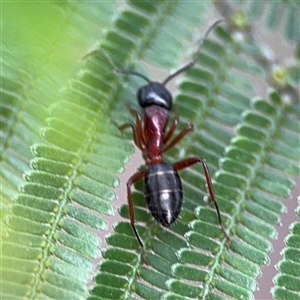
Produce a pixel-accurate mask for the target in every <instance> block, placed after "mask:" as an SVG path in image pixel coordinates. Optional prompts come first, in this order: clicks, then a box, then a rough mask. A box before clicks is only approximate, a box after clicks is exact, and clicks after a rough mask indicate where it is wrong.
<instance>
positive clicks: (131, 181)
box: [127, 170, 148, 265]
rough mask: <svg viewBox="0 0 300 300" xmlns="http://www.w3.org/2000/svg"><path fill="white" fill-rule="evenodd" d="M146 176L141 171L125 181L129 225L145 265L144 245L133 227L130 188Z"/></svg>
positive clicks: (143, 171)
mask: <svg viewBox="0 0 300 300" xmlns="http://www.w3.org/2000/svg"><path fill="white" fill-rule="evenodd" d="M145 174H146V170H142V171H139V172H136V173H135V174H133V175H132V176H131V177H130V178H129V179H128V181H127V201H128V207H129V217H130V224H131V226H132V228H133V231H134V234H135V236H136V238H137V240H138V242H139V244H140V246H141V248H142V260H143V262H144V263H145V264H146V265H147V264H148V262H147V260H146V257H145V249H144V245H143V242H142V240H141V238H140V236H139V234H138V232H137V230H136V227H135V225H134V207H133V202H132V193H131V186H132V185H133V184H134V183H135V182H137V181H139V180H140V179H142V178H144V176H145Z"/></svg>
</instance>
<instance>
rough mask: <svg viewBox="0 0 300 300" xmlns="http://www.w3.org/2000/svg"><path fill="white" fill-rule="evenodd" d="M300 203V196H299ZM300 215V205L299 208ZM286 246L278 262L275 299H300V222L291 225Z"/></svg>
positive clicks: (273, 291)
mask: <svg viewBox="0 0 300 300" xmlns="http://www.w3.org/2000/svg"><path fill="white" fill-rule="evenodd" d="M298 203H299V204H300V202H299V198H298ZM297 216H298V217H300V205H298V208H297ZM285 245H286V247H285V248H284V249H283V251H282V252H281V255H282V259H281V261H280V262H279V263H278V264H277V269H278V271H279V273H278V274H277V275H276V276H275V278H274V283H275V286H274V287H273V289H272V294H273V297H274V299H300V295H299V284H300V273H299V269H300V259H299V258H300V222H299V221H298V222H294V223H293V224H291V226H290V233H289V235H288V236H287V237H286V238H285Z"/></svg>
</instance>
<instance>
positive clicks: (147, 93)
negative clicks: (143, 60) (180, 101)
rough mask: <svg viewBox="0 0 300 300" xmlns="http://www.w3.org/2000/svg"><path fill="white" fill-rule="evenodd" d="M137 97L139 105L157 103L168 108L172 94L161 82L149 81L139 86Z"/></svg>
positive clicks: (170, 104) (144, 105)
mask: <svg viewBox="0 0 300 300" xmlns="http://www.w3.org/2000/svg"><path fill="white" fill-rule="evenodd" d="M137 98H138V101H139V104H140V105H141V107H143V108H145V107H147V106H150V105H158V106H162V107H164V108H166V109H167V110H170V109H171V107H172V96H171V94H170V93H169V91H168V90H167V89H166V88H165V87H164V85H163V84H162V83H159V82H150V83H148V84H147V85H144V86H142V87H140V88H139V90H138V92H137Z"/></svg>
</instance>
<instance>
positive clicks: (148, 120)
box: [105, 20, 229, 264]
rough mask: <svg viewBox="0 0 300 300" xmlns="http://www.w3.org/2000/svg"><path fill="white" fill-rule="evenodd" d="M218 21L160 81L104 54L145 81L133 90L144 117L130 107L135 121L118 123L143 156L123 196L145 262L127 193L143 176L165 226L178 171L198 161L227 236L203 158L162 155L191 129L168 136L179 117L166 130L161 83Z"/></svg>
mask: <svg viewBox="0 0 300 300" xmlns="http://www.w3.org/2000/svg"><path fill="white" fill-rule="evenodd" d="M220 22H222V20H218V21H216V22H214V23H213V24H212V25H211V26H210V27H209V28H208V29H207V31H206V33H205V34H204V37H203V38H202V39H201V42H200V45H199V47H198V50H197V53H196V55H195V58H194V59H193V60H192V61H191V62H189V63H188V64H186V65H185V66H183V67H182V68H180V69H179V70H177V71H176V72H174V73H173V74H171V75H169V76H168V77H167V78H166V79H165V80H164V81H163V82H162V83H159V82H153V81H150V80H149V79H148V78H147V77H145V76H144V75H142V74H140V73H138V72H135V71H132V70H126V69H125V70H124V69H118V68H116V67H115V66H114V64H113V63H112V61H111V60H110V58H109V57H107V55H105V56H106V57H107V59H108V60H109V62H110V64H111V65H112V67H113V69H114V70H115V71H116V72H119V73H124V74H129V75H135V76H138V77H140V78H142V79H144V80H145V81H146V82H147V84H146V85H144V86H142V87H140V88H139V90H138V92H137V99H138V102H139V104H140V106H141V107H142V108H143V109H144V119H142V116H141V115H140V114H139V112H138V111H136V110H133V109H130V111H131V113H132V114H133V115H135V118H136V123H135V124H129V123H126V124H123V125H121V126H119V127H118V128H119V129H120V130H123V129H126V128H128V127H131V128H132V130H133V139H134V143H135V145H136V146H137V147H138V148H139V149H140V150H141V152H142V154H143V157H144V158H145V166H146V168H145V169H143V170H140V171H138V172H136V173H135V174H133V175H132V176H131V177H130V178H129V180H128V181H127V200H128V206H129V216H130V223H131V226H132V228H133V231H134V234H135V236H136V238H137V240H138V242H139V244H140V246H141V249H142V259H143V261H144V263H146V264H147V260H146V259H145V252H144V251H145V250H144V245H143V242H142V240H141V238H140V236H139V234H138V232H137V229H136V227H135V225H134V206H133V202H132V193H131V187H132V185H133V184H134V183H135V182H137V181H139V180H141V179H143V178H144V194H145V199H146V203H147V207H148V209H149V211H150V212H151V214H152V215H153V217H154V218H155V219H156V220H157V222H159V223H160V224H161V225H162V226H164V227H169V226H170V225H171V224H173V223H174V222H175V220H176V219H177V218H178V215H179V213H180V211H181V207H182V201H183V192H182V183H181V179H180V177H179V175H178V171H180V170H182V169H185V168H187V167H189V166H191V165H194V164H196V163H201V164H202V166H203V170H204V174H205V178H206V183H207V187H208V191H209V195H210V198H211V200H212V202H213V203H214V205H215V209H216V212H217V217H218V223H219V226H220V227H221V229H222V231H223V233H224V235H225V237H226V239H227V240H229V237H228V235H227V233H226V231H225V229H224V227H223V225H222V221H221V215H220V211H219V207H218V204H217V201H216V197H215V193H214V190H213V185H212V182H211V177H210V174H209V170H208V167H207V164H206V162H205V160H204V159H203V158H201V157H191V158H187V159H184V160H181V161H178V162H176V163H174V164H169V163H166V162H165V161H164V159H163V157H162V154H163V152H166V151H168V150H170V149H171V148H172V147H174V146H175V145H176V144H177V143H178V142H179V141H180V140H181V139H182V138H183V137H184V136H185V135H186V134H187V133H189V132H190V131H192V130H193V125H192V124H187V125H186V127H185V128H184V129H183V130H182V131H181V132H180V133H179V134H178V135H177V136H175V137H174V138H173V139H172V140H171V138H172V136H173V134H174V131H175V129H176V127H177V124H178V121H179V117H178V116H177V115H176V117H175V119H174V121H173V123H172V125H171V126H170V128H169V129H168V131H166V128H167V124H168V118H169V111H170V110H171V107H172V96H171V94H170V93H169V91H168V90H167V89H166V88H165V85H166V84H167V83H168V82H169V81H170V80H172V79H173V78H174V77H176V76H177V75H179V74H181V73H183V72H185V71H186V70H188V69H190V68H191V67H193V66H194V65H195V63H196V61H197V59H198V56H199V54H200V51H201V48H202V46H203V43H204V41H205V39H206V38H207V36H208V34H209V33H210V32H211V30H212V29H213V28H214V27H215V26H216V25H218V24H219V23H220Z"/></svg>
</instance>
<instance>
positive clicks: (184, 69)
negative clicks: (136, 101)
mask: <svg viewBox="0 0 300 300" xmlns="http://www.w3.org/2000/svg"><path fill="white" fill-rule="evenodd" d="M222 21H223V20H218V21H216V22H214V23H213V24H212V25H211V26H210V27H209V28H208V29H207V30H206V32H205V34H204V36H203V38H202V39H201V41H200V45H199V47H198V50H197V52H196V54H195V58H194V59H193V60H192V61H191V62H189V63H188V64H187V65H185V66H183V67H182V68H180V69H179V70H177V71H175V72H174V73H173V74H171V75H170V76H168V77H167V78H166V79H165V80H164V81H163V82H162V85H166V84H167V83H168V82H169V81H170V80H172V79H173V78H174V77H176V76H177V75H179V74H180V73H182V72H185V71H186V70H188V69H189V68H191V67H192V66H194V65H195V63H196V62H197V59H198V56H199V54H200V52H201V49H202V46H203V44H204V41H205V40H206V38H207V36H208V35H209V33H210V32H211V31H212V30H213V29H214V28H215V27H216V26H217V25H218V24H219V23H221V22H222Z"/></svg>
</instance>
